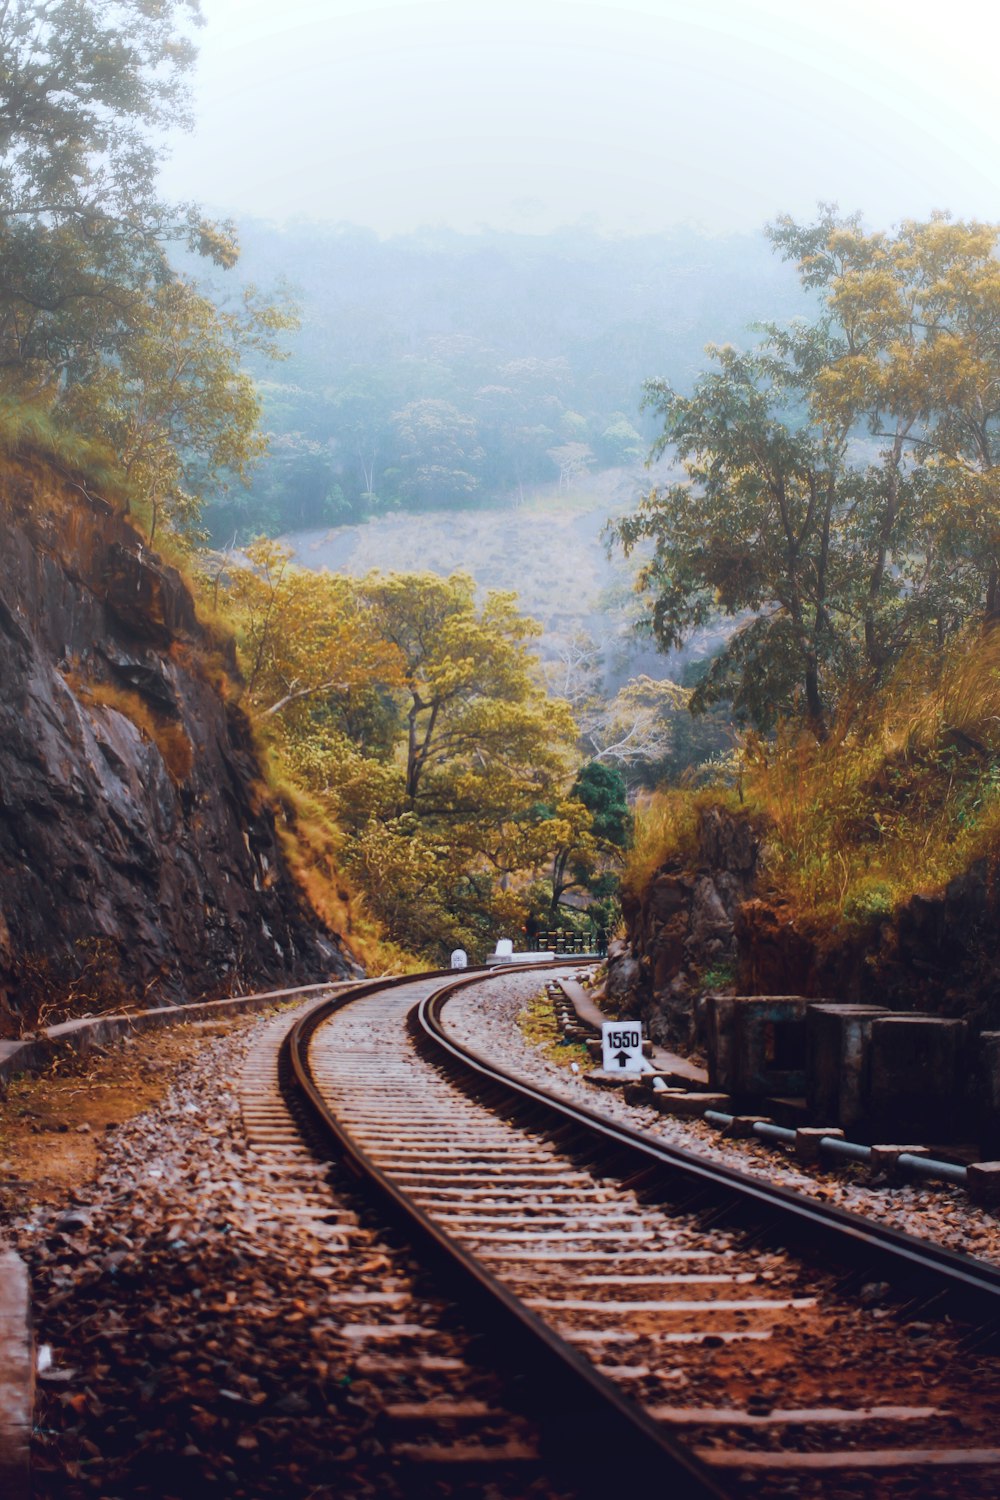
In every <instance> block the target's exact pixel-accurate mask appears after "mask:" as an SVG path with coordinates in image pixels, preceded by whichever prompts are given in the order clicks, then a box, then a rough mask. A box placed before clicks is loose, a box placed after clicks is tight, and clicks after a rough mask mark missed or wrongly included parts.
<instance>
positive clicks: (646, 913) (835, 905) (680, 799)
mask: <svg viewBox="0 0 1000 1500" xmlns="http://www.w3.org/2000/svg"><path fill="white" fill-rule="evenodd" d="M623 884H624V892H625V894H624V902H623V904H624V909H625V915H626V921H627V928H628V938H629V943H630V949H631V960H632V961H633V963H634V965H635V967H634V980H635V984H636V989H637V994H638V999H639V1003H640V1004H641V1005H642V1006H644V1007H645V1009H646V1010H647V1012H648V1013H649V1014H650V1015H651V1016H653V1015H656V1016H659V1017H660V1018H661V1019H660V1025H661V1026H665V1027H667V1028H668V1029H669V1028H670V1027H672V1034H673V1035H674V1037H675V1039H679V1040H683V1039H684V1035H685V1032H686V1031H687V1029H688V1020H689V1017H690V1016H691V1015H692V1007H693V1004H694V1002H695V999H696V996H697V994H698V993H699V992H704V991H705V990H709V989H714V988H723V989H726V988H728V989H730V990H733V991H735V992H736V993H739V994H774V995H778V994H803V995H808V996H813V997H829V998H834V999H839V1000H849V1001H860V1002H869V1003H877V1004H881V1005H889V1006H891V1007H892V1008H893V1009H897V1010H924V1011H930V1012H933V1013H938V1014H944V1015H961V1016H965V1017H967V1018H968V1019H969V1020H970V1021H971V1022H972V1023H973V1025H974V1026H975V1027H977V1028H982V1029H994V1028H996V1027H998V1026H1000V955H998V953H997V947H996V933H997V929H998V924H1000V636H998V633H997V632H996V631H995V630H994V631H990V632H987V633H985V634H984V633H982V632H980V631H978V630H977V631H970V632H968V633H967V634H966V635H965V636H963V637H962V638H961V639H960V640H958V641H956V642H955V643H954V645H953V646H952V647H951V649H950V650H949V651H947V652H946V653H944V654H943V655H940V656H938V655H935V656H934V657H933V658H932V657H930V656H929V655H927V654H922V653H912V654H910V655H909V656H908V657H906V658H905V659H904V660H903V662H902V663H901V665H900V667H899V668H898V670H897V672H896V673H895V675H894V677H893V679H892V681H891V683H890V684H889V685H888V687H887V689H886V691H885V693H884V694H883V695H882V697H881V698H880V699H879V700H878V702H877V704H876V703H873V701H872V700H871V699H869V700H867V701H866V702H865V703H864V704H860V703H859V704H851V703H846V702H845V704H844V705H843V706H842V708H841V711H840V714H839V717H838V719H837V721H836V723H835V724H834V726H833V727H832V729H831V732H830V734H829V735H828V736H827V738H826V739H824V740H822V741H817V740H816V739H815V738H814V737H813V736H811V735H809V734H807V733H802V732H798V733H795V732H794V731H793V730H792V729H790V728H789V729H786V730H785V731H783V732H782V733H781V734H779V735H778V736H776V737H774V738H772V739H769V740H765V739H762V738H759V737H756V736H752V735H751V736H747V738H746V739H745V740H744V742H743V745H742V749H741V752H740V755H739V756H738V757H736V758H734V761H733V765H732V778H731V784H730V785H728V786H715V787H708V788H702V789H700V790H697V791H694V790H685V789H683V788H675V789H673V790H669V791H663V792H661V793H658V794H657V795H656V796H654V797H653V798H652V799H650V800H649V802H648V803H647V805H646V806H645V808H644V809H643V810H642V811H641V812H640V815H639V818H638V830H637V838H636V844H635V847H634V849H633V850H632V853H631V856H630V866H629V869H628V871H627V872H626V874H625V877H624V882H623Z"/></svg>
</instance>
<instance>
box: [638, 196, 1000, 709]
mask: <svg viewBox="0 0 1000 1500" xmlns="http://www.w3.org/2000/svg"><path fill="white" fill-rule="evenodd" d="M769 233H770V237H771V239H772V241H773V243H774V245H775V247H776V248H777V249H778V250H779V251H780V253H781V254H782V255H784V256H785V257H786V258H792V259H794V260H795V261H796V263H797V265H798V269H799V274H800V277H801V280H802V283H803V286H804V287H805V288H806V289H807V290H808V291H809V292H810V293H811V294H812V299H813V305H814V306H815V304H816V300H817V298H818V299H819V304H820V310H819V315H818V316H817V317H816V318H815V319H814V321H813V322H812V323H805V322H802V323H798V324H793V325H791V326H790V327H788V328H779V327H776V326H765V327H764V329H763V332H764V335H765V337H764V340H763V342H762V343H761V344H760V345H759V346H758V347H757V348H756V349H754V350H752V351H750V352H743V351H740V350H737V349H734V348H731V347H725V348H718V349H714V350H711V351H710V352H711V353H712V354H713V356H714V358H715V361H716V364H717V368H716V369H715V370H714V371H712V372H710V373H708V374H706V375H704V376H702V377H701V379H700V380H699V381H698V382H697V384H696V387H695V390H694V393H693V395H691V396H684V395H681V394H679V393H678V392H677V391H676V390H675V389H674V388H673V387H672V386H671V385H670V384H669V382H667V381H663V380H654V381H650V382H648V383H647V387H646V392H647V401H648V403H649V405H651V406H652V407H653V409H654V410H655V411H656V412H657V414H658V416H659V417H660V419H661V422H662V430H661V435H660V437H659V439H658V441H657V444H656V447H655V449H654V451H655V452H656V453H657V454H662V453H664V452H667V451H670V452H673V453H675V454H676V456H677V458H678V459H679V460H680V461H681V463H682V465H683V467H684V470H685V478H684V479H683V480H682V481H680V482H677V483H674V484H671V485H668V486H667V487H665V488H664V489H662V490H654V491H652V492H651V493H650V494H648V495H647V496H645V497H644V499H643V500H642V502H641V503H640V505H639V507H638V509H637V510H636V512H635V513H634V514H632V515H630V516H626V517H625V518H623V519H622V520H620V521H619V522H617V523H615V526H614V528H613V531H614V535H615V536H616V537H617V539H618V541H619V542H620V543H621V544H622V545H623V546H624V547H625V549H626V551H631V550H632V549H634V548H636V547H646V548H647V554H646V559H645V561H644V562H643V564H642V567H641V569H640V573H639V579H638V587H639V588H640V589H641V590H642V591H644V592H645V594H646V597H647V601H648V608H649V621H650V624H651V627H652V629H653V631H654V633H655V635H656V637H657V638H658V640H659V641H660V642H661V644H662V645H663V646H664V647H665V648H669V647H671V646H674V645H677V644H679V643H680V642H681V641H683V640H684V639H685V638H686V637H687V635H688V634H689V633H690V632H691V631H692V630H693V629H694V628H695V627H697V626H698V625H700V624H702V623H704V622H705V621H707V620H708V619H709V618H710V617H711V616H712V615H713V614H714V613H717V612H719V611H721V612H722V613H723V614H724V615H726V616H728V617H729V618H730V619H731V620H732V621H733V629H732V632H731V634H730V635H729V638H728V641H727V643H726V645H725V647H724V649H723V650H722V651H721V652H720V653H719V655H718V656H717V658H716V659H715V661H714V662H713V663H712V666H711V669H710V670H709V672H708V673H707V674H706V675H705V677H704V678H703V679H702V681H701V683H700V684H699V686H698V688H697V690H696V693H695V695H694V700H693V702H694V706H695V707H698V706H704V705H706V704H708V703H711V702H714V701H720V700H729V701H732V703H733V704H734V706H735V708H736V711H737V712H738V713H740V714H742V715H744V716H745V717H746V718H749V719H750V720H751V721H752V722H754V723H756V724H758V725H761V726H764V727H768V726H770V725H772V724H773V723H774V722H775V720H776V719H777V718H778V717H779V716H781V715H785V714H789V713H792V714H798V715H800V716H801V717H802V718H803V719H805V720H806V721H807V722H809V723H810V724H811V725H812V727H813V728H814V729H815V731H816V732H817V733H818V734H820V735H822V734H823V733H825V730H826V725H827V722H828V717H829V711H830V707H831V704H832V703H833V702H835V701H836V700H837V698H838V697H839V696H840V694H842V692H843V691H844V690H845V688H846V687H847V686H848V685H851V686H853V687H855V688H860V689H862V690H870V689H872V688H875V687H877V686H878V685H879V684H880V683H881V682H883V681H884V680H885V677H886V674H887V673H888V672H889V671H890V670H891V669H892V667H893V665H894V664H895V663H896V662H897V661H898V660H899V658H900V656H901V654H902V652H903V651H904V650H905V649H906V648H907V647H908V646H910V645H913V644H915V643H917V642H923V643H925V644H928V645H930V646H932V647H936V648H938V649H940V647H941V646H942V645H943V644H944V642H945V641H946V640H947V639H948V638H949V637H950V636H951V635H953V634H954V632H955V631H956V630H957V629H959V628H960V627H961V626H962V624H963V623H964V622H966V621H967V620H969V619H970V618H972V617H974V616H975V615H977V614H978V615H979V616H980V617H981V618H983V619H984V620H987V621H992V620H993V619H995V618H997V617H998V615H1000V482H998V481H1000V454H998V452H997V449H996V442H997V433H998V430H1000V398H998V395H997V392H998V391H1000V266H998V261H997V246H998V238H1000V226H986V225H981V224H975V223H969V224H953V223H951V222H950V221H949V220H948V219H946V218H944V217H935V218H933V219H932V220H930V221H929V222H928V223H914V222H907V223H905V224H903V225H902V226H901V227H900V228H899V230H898V231H896V232H895V233H893V234H887V233H883V234H867V233H866V232H865V231H864V230H863V228H862V226H861V224H860V222H859V220H857V219H856V218H853V219H838V218H837V217H836V215H835V214H834V212H833V211H832V210H825V211H824V212H823V213H822V215H821V217H820V219H819V220H818V222H817V223H815V224H813V225H808V226H800V225H797V224H795V223H794V222H793V221H792V220H790V219H782V220H779V221H778V222H777V223H776V224H775V225H773V226H771V229H770V231H769Z"/></svg>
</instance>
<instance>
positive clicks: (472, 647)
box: [360, 573, 573, 812]
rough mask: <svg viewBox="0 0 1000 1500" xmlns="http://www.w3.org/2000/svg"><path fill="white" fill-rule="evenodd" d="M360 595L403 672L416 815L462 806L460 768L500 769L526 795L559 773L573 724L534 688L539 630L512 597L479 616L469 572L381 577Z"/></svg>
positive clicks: (409, 781) (368, 581) (488, 602)
mask: <svg viewBox="0 0 1000 1500" xmlns="http://www.w3.org/2000/svg"><path fill="white" fill-rule="evenodd" d="M360 587H361V594H362V597H363V598H364V599H365V600H366V602H367V603H368V605H369V607H370V608H371V609H372V610H373V612H374V614H375V616H376V618H377V619H378V621H379V628H380V630H381V632H382V634H383V635H384V637H385V639H386V640H388V641H390V642H392V644H393V645H394V646H396V647H397V649H398V650H399V652H400V655H401V657H402V660H403V662H404V663H405V684H406V687H405V691H406V702H405V706H404V715H405V723H406V746H405V749H406V757H405V760H406V776H405V794H406V801H407V807H408V808H409V809H420V808H426V809H428V810H430V809H431V808H433V809H435V810H437V811H439V812H441V811H445V810H447V809H448V808H449V807H451V806H453V805H460V804H461V798H460V797H459V796H458V794H457V792H456V790H455V788H454V786H453V785H452V783H451V773H452V771H453V770H454V768H455V767H457V766H463V767H467V768H471V770H472V772H473V774H478V773H483V774H485V772H486V771H487V769H488V768H489V767H490V766H491V764H493V763H502V764H503V765H504V767H505V768H506V769H507V770H508V771H511V772H514V773H515V774H517V775H518V776H519V777H520V778H521V780H522V782H523V784H524V785H525V787H528V788H530V787H531V786H538V785H541V784H542V783H543V782H544V780H545V779H546V778H547V777H549V776H551V775H554V774H559V772H560V771H561V769H562V767H563V764H564V762H563V759H562V757H561V755H560V753H559V750H558V746H559V743H560V741H564V740H565V738H566V736H567V735H568V734H570V733H571V732H572V727H573V726H572V720H571V718H570V716H569V712H568V710H566V708H565V705H559V704H553V703H552V701H551V700H550V699H548V698H547V697H546V695H545V693H544V692H543V690H542V689H541V688H540V687H538V686H537V685H536V683H535V681H534V677H533V673H532V663H531V659H530V657H529V654H528V651H527V647H526V642H527V641H528V640H530V639H531V638H532V637H533V636H536V635H537V634H538V633H539V627H538V626H537V625H535V624H534V622H533V621H530V620H526V619H525V618H524V616H522V615H520V614H518V612H517V609H516V607H515V596H514V595H513V594H505V593H499V592H496V593H493V592H491V593H490V594H488V595H487V597H486V599H485V601H484V602H483V604H482V606H481V607H478V606H477V604H476V597H475V585H474V584H473V581H472V579H471V578H470V577H468V576H467V575H466V574H462V573H455V574H453V575H452V576H451V577H450V578H440V577H438V576H437V575H436V574H433V573H405V574H404V573H396V574H393V573H390V574H378V573H373V574H369V576H368V577H367V578H365V579H364V580H363V582H362V584H361V586H360Z"/></svg>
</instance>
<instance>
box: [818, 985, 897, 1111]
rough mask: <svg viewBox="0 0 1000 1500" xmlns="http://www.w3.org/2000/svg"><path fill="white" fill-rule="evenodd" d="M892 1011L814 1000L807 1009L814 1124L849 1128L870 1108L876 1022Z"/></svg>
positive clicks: (875, 1006)
mask: <svg viewBox="0 0 1000 1500" xmlns="http://www.w3.org/2000/svg"><path fill="white" fill-rule="evenodd" d="M891 1014H892V1012H891V1011H889V1010H888V1009H886V1007H884V1006H881V1005H841V1004H839V1003H838V1002H836V1001H833V1000H818V1001H810V1003H809V1005H808V1006H807V1007H806V1101H807V1103H808V1105H809V1113H810V1115H811V1116H812V1118H813V1119H814V1120H836V1121H837V1123H838V1124H839V1125H843V1126H844V1127H845V1128H846V1129H848V1130H849V1129H850V1128H851V1127H852V1126H854V1125H857V1124H858V1123H859V1122H860V1121H862V1120H864V1118H865V1114H866V1111H867V1108H868V1093H869V1074H870V1067H871V1030H872V1022H873V1021H875V1020H876V1019H877V1017H879V1016H887V1015H891Z"/></svg>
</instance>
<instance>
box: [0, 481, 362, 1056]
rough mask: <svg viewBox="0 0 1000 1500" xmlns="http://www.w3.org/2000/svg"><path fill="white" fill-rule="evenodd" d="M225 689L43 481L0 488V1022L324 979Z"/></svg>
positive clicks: (158, 575) (99, 506) (75, 503)
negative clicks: (73, 999) (87, 1003)
mask: <svg viewBox="0 0 1000 1500" xmlns="http://www.w3.org/2000/svg"><path fill="white" fill-rule="evenodd" d="M234 672H235V663H234V661H233V660H232V659H229V660H226V659H225V655H224V653H223V655H221V656H220V648H219V645H218V642H216V641H214V640H213V639H212V638H210V637H209V636H208V634H207V633H206V632H205V631H204V630H203V629H202V627H201V626H200V625H199V623H198V621H197V618H196V615H195V609H194V604H193V601H192V598H191V595H190V593H189V591H188V590H187V588H186V587H185V585H184V583H183V581H182V579H181V578H180V576H179V574H178V573H177V572H176V571H175V570H173V569H172V568H170V567H167V566H165V565H164V564H163V563H162V562H161V561H160V559H159V558H158V557H156V556H155V555H154V554H151V553H150V552H149V551H148V550H147V549H146V548H145V546H144V544H143V541H142V539H141V537H140V536H139V534H138V533H137V532H136V531H135V529H134V528H133V527H132V526H131V525H130V524H129V522H128V521H127V519H125V518H123V517H121V516H119V515H117V514H116V513H114V512H113V511H112V510H111V509H110V507H108V506H107V505H106V504H105V503H104V502H103V501H101V500H99V499H96V498H94V497H90V496H88V495H87V494H86V493H85V492H84V491H83V490H82V489H81V488H80V487H79V486H76V485H71V484H70V483H68V482H65V481H61V480H59V479H58V478H57V477H56V476H54V475H53V474H52V473H51V471H49V470H48V469H47V468H46V467H45V466H42V465H36V466H32V465H30V464H24V465H22V466H19V467H18V468H17V469H12V468H10V467H7V468H6V469H5V470H4V472H3V476H2V478H0V1011H5V1012H6V1013H7V1015H8V1018H9V1019H8V1023H7V1025H8V1029H12V1028H13V1018H12V1016H11V1013H12V1012H16V1011H18V1010H19V1009H20V1010H24V1009H25V1008H26V1007H27V1005H28V1003H29V1001H30V999H31V997H32V993H33V992H37V991H39V990H40V989H41V990H49V991H51V989H52V988H53V987H56V988H57V987H58V985H59V984H60V983H63V984H65V985H68V986H70V987H73V986H74V985H76V986H78V987H79V993H80V997H81V999H85V998H86V995H87V986H88V985H93V986H94V987H100V986H104V987H105V988H107V987H108V986H118V987H119V990H120V997H121V998H129V997H132V998H135V997H138V996H145V1000H146V1003H147V1004H148V1003H157V1002H158V1001H163V1002H166V1001H176V1000H178V999H181V1000H183V999H185V998H190V997H193V996H200V995H204V994H209V995H211V994H217V993H222V992H230V991H232V990H238V989H239V988H240V987H243V988H247V987H250V986H258V985H263V984H269V983H271V982H279V981H281V982H284V981H289V980H293V979H295V980H297V979H301V980H309V979H320V978H323V977H326V976H327V975H329V974H331V973H333V974H343V973H345V972H347V971H348V970H349V968H350V967H351V959H350V954H349V953H348V952H347V951H346V950H345V948H344V946H343V944H342V943H341V941H340V939H339V938H338V937H337V936H336V935H334V934H333V933H329V932H326V931H324V930H323V928H322V925H321V924H320V923H319V922H318V920H317V919H316V917H315V915H314V914H313V913H312V912H311V911H310V910H309V909H308V908H307V906H306V903H305V901H304V900H303V898H302V896H301V895H300V893H299V891H298V888H297V887H296V885H295V883H294V881H293V879H292V878H291V876H290V874H289V872H288V870H287V868H286V865H285V861H284V859H283V856H282V852H281V848H280V845H279V842H278V839H277V836H276V830H275V823H274V817H273V814H272V811H271V808H270V805H269V803H268V801H267V798H266V796H265V795H264V793H263V791H262V788H261V784H260V771H259V766H258V763H257V759H256V755H255V751H254V747H253V744H252V741H251V737H250V732H249V726H248V724H247V721H246V719H245V717H244V715H243V714H242V712H241V711H240V709H239V708H238V707H237V706H236V705H235V704H234V703H233V702H230V701H227V697H226V685H227V680H229V679H230V678H231V676H232V674H233V673H234Z"/></svg>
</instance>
